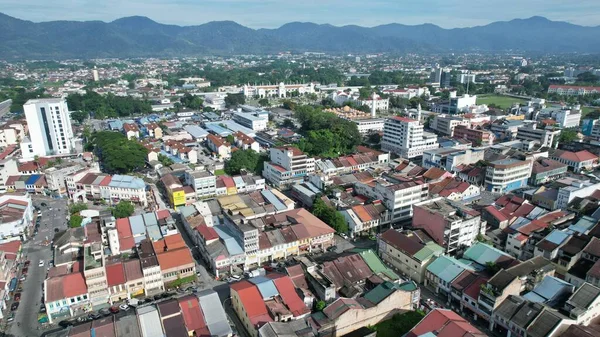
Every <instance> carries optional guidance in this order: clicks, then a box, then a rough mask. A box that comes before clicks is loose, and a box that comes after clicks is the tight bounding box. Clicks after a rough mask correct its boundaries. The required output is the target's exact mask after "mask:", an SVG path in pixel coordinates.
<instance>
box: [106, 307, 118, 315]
mask: <svg viewBox="0 0 600 337" xmlns="http://www.w3.org/2000/svg"><path fill="white" fill-rule="evenodd" d="M108 310H110V312H112V313H113V314H116V313H118V312H119V307H117V306H116V305H113V306H112V307H110V309H108Z"/></svg>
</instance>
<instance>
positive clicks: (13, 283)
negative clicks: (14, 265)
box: [8, 277, 17, 291]
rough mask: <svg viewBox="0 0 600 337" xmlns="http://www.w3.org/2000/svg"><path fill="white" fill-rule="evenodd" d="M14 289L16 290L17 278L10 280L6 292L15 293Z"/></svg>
mask: <svg viewBox="0 0 600 337" xmlns="http://www.w3.org/2000/svg"><path fill="white" fill-rule="evenodd" d="M15 289H17V278H16V277H13V278H12V280H10V285H9V286H8V290H9V291H15Z"/></svg>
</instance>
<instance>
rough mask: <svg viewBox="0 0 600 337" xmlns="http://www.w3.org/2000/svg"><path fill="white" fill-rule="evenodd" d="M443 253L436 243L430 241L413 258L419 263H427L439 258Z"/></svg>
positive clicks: (442, 249)
mask: <svg viewBox="0 0 600 337" xmlns="http://www.w3.org/2000/svg"><path fill="white" fill-rule="evenodd" d="M443 253H444V248H442V247H440V246H439V245H438V244H437V243H435V242H433V241H430V242H428V243H427V244H426V245H425V247H423V248H421V250H419V251H418V252H417V253H416V254H415V256H414V258H415V259H417V260H419V261H427V260H429V259H431V258H432V257H434V256H440V255H442V254H443Z"/></svg>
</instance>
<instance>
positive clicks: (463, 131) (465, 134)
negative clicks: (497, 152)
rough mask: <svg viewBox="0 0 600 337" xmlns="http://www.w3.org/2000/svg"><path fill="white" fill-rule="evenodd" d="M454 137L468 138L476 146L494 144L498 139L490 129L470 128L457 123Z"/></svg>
mask: <svg viewBox="0 0 600 337" xmlns="http://www.w3.org/2000/svg"><path fill="white" fill-rule="evenodd" d="M454 138H458V139H466V140H468V141H470V142H471V143H473V145H475V146H481V145H492V144H494V139H496V137H495V136H494V134H493V133H492V132H490V131H488V130H479V129H470V128H468V127H467V126H464V125H457V126H456V127H455V128H454Z"/></svg>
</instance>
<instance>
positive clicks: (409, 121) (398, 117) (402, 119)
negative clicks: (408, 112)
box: [392, 116, 418, 123]
mask: <svg viewBox="0 0 600 337" xmlns="http://www.w3.org/2000/svg"><path fill="white" fill-rule="evenodd" d="M392 119H395V120H397V121H399V122H405V123H412V122H418V121H417V120H416V119H412V118H408V117H400V116H394V117H392Z"/></svg>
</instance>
